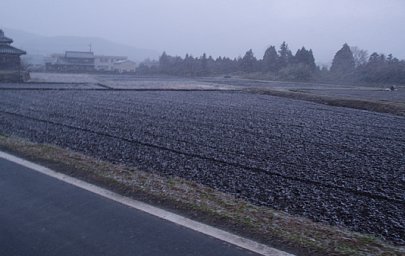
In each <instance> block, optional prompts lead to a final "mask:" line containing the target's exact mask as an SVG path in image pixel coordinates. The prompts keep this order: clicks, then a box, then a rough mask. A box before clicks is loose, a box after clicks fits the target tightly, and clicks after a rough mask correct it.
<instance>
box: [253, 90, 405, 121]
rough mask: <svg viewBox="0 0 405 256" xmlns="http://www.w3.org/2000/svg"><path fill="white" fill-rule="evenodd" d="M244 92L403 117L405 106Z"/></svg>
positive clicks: (287, 93) (277, 92)
mask: <svg viewBox="0 0 405 256" xmlns="http://www.w3.org/2000/svg"><path fill="white" fill-rule="evenodd" d="M246 91H247V92H250V93H258V94H267V95H272V96H279V97H286V98H291V99H296V100H306V101H311V102H315V103H320V104H325V105H330V106H335V107H347V108H355V109H362V110H369V111H374V112H380V113H389V114H393V115H398V116H405V104H401V103H395V102H377V101H369V100H360V99H340V98H334V97H329V96H321V95H314V94H309V93H304V92H300V91H294V90H289V91H281V90H274V89H246Z"/></svg>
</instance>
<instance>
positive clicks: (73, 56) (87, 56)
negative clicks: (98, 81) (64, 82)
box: [46, 51, 95, 73]
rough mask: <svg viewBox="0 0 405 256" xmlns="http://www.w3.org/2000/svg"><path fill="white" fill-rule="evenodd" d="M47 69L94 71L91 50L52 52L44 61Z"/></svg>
mask: <svg viewBox="0 0 405 256" xmlns="http://www.w3.org/2000/svg"><path fill="white" fill-rule="evenodd" d="M46 70H47V71H56V72H77V73H86V72H94V71H95V56H94V53H93V52H78V51H66V52H65V54H64V55H62V54H54V55H52V56H51V61H50V62H48V63H46Z"/></svg>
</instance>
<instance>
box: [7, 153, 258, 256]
mask: <svg viewBox="0 0 405 256" xmlns="http://www.w3.org/2000/svg"><path fill="white" fill-rule="evenodd" d="M0 255H7V256H13V255H21V256H26V255H41V256H47V255H58V256H63V255H69V256H70V255H97V256H100V255H120V256H123V255H137V256H139V255H169V256H170V255H221V256H225V255H232V256H237V255H254V254H253V253H250V252H248V251H246V250H243V249H241V248H238V247H236V246H233V245H230V244H226V243H224V242H222V241H220V240H217V239H214V238H212V237H209V236H206V235H203V234H201V233H198V232H195V231H192V230H189V229H186V228H184V227H182V226H179V225H176V224H173V223H171V222H168V221H165V220H162V219H159V218H157V217H155V216H152V215H149V214H147V213H144V212H141V211H139V210H135V209H133V208H130V207H128V206H125V205H122V204H120V203H117V202H115V201H112V200H109V199H106V198H104V197H101V196H99V195H96V194H93V193H91V192H88V191H86V190H83V189H81V188H77V187H75V186H73V185H70V184H67V183H64V182H62V181H59V180H57V179H54V178H51V177H48V176H46V175H44V174H41V173H38V172H35V171H32V170H30V169H27V168H26V167H23V166H20V165H17V164H15V163H13V162H10V161H7V160H4V159H1V158H0Z"/></svg>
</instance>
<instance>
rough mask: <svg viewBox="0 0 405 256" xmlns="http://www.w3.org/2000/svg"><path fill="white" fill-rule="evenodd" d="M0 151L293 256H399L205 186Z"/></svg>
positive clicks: (57, 153) (54, 151) (55, 153)
mask: <svg viewBox="0 0 405 256" xmlns="http://www.w3.org/2000/svg"><path fill="white" fill-rule="evenodd" d="M0 150H3V151H5V152H8V153H12V154H15V155H17V156H21V157H23V158H25V159H28V160H31V161H33V162H37V163H40V164H42V165H44V166H46V167H49V168H51V169H54V170H56V171H59V172H61V173H65V174H68V175H70V176H73V177H76V178H79V179H82V180H85V181H87V182H90V183H94V184H97V185H99V186H101V187H104V188H108V189H110V190H113V191H114V192H117V193H120V194H122V195H125V196H129V197H132V198H134V199H136V200H140V201H143V202H146V203H150V204H153V205H155V206H158V207H161V208H164V209H167V210H169V211H172V212H175V213H179V214H182V215H185V216H187V217H189V218H191V219H194V220H197V221H201V222H204V223H207V224H209V225H213V226H216V227H219V228H222V229H224V230H227V231H230V232H233V233H236V234H238V235H242V236H245V237H248V238H251V239H253V240H256V241H258V242H261V243H264V244H267V245H269V246H272V247H276V248H279V249H281V250H285V251H287V252H290V253H294V254H297V255H405V247H403V246H393V245H391V244H389V243H387V242H385V241H382V240H380V239H378V238H375V237H373V236H370V235H365V234H359V233H355V232H350V231H348V230H345V229H343V228H338V227H331V226H327V225H323V224H320V223H314V222H312V221H310V220H308V219H305V218H301V217H296V216H291V215H288V214H286V213H283V212H279V211H275V210H272V209H271V208H268V207H259V206H255V205H253V204H251V203H248V202H246V201H244V200H241V199H239V198H235V197H234V196H231V195H228V194H225V193H222V192H219V191H216V190H213V189H211V188H209V187H207V186H204V185H201V184H198V183H195V182H192V181H188V180H185V179H181V178H178V177H163V176H160V175H158V174H157V173H147V172H143V171H140V170H137V169H135V168H131V167H128V166H124V165H115V164H111V163H109V162H105V161H101V160H98V159H95V158H92V157H89V156H85V155H83V154H80V153H77V152H73V151H71V150H68V149H63V148H60V147H57V146H53V145H48V144H37V143H32V142H29V141H27V140H23V139H20V138H16V137H6V136H2V135H0Z"/></svg>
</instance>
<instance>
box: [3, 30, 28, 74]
mask: <svg viewBox="0 0 405 256" xmlns="http://www.w3.org/2000/svg"><path fill="white" fill-rule="evenodd" d="M12 43H13V40H12V39H11V38H8V37H6V36H5V35H4V32H3V30H1V29H0V82H21V81H22V80H23V73H24V72H23V70H22V67H21V58H20V57H21V55H23V54H26V52H25V51H23V50H20V49H17V48H15V47H13V46H11V44H12Z"/></svg>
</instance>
